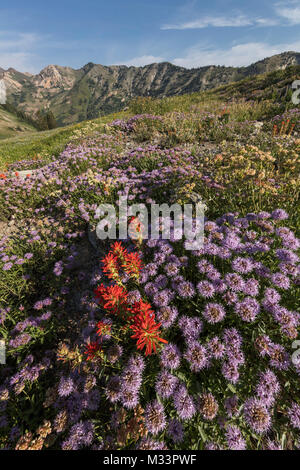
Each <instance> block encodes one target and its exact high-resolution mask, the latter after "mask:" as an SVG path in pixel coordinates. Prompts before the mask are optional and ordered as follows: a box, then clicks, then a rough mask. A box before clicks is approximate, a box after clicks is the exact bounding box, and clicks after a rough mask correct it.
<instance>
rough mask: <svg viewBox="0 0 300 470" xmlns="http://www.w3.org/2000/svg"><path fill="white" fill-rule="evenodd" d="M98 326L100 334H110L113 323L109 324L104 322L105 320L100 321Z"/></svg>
mask: <svg viewBox="0 0 300 470" xmlns="http://www.w3.org/2000/svg"><path fill="white" fill-rule="evenodd" d="M96 327H97V335H98V336H102V335H109V334H110V332H111V325H108V324H107V323H104V322H103V321H99V322H98V323H97V325H96Z"/></svg>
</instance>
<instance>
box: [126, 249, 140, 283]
mask: <svg viewBox="0 0 300 470" xmlns="http://www.w3.org/2000/svg"><path fill="white" fill-rule="evenodd" d="M122 267H123V269H124V271H125V272H126V273H127V274H129V275H132V276H135V277H139V275H140V272H141V269H142V260H141V258H140V255H139V254H138V253H127V254H126V256H125V262H124V263H123V264H122Z"/></svg>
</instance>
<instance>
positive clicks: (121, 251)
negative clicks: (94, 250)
mask: <svg viewBox="0 0 300 470" xmlns="http://www.w3.org/2000/svg"><path fill="white" fill-rule="evenodd" d="M111 251H112V252H113V253H114V254H115V255H116V256H117V257H118V259H123V258H124V256H125V253H126V251H127V250H126V249H125V248H124V247H123V245H122V243H121V242H115V243H114V244H113V245H112V247H111Z"/></svg>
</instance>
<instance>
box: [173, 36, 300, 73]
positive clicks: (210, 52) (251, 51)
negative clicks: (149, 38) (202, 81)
mask: <svg viewBox="0 0 300 470" xmlns="http://www.w3.org/2000/svg"><path fill="white" fill-rule="evenodd" d="M285 51H300V41H298V42H295V43H290V44H277V45H271V44H267V43H263V42H250V43H246V44H238V45H235V46H232V47H230V48H228V49H207V48H206V49H203V48H201V46H200V45H195V46H193V47H192V48H190V49H188V50H187V52H186V54H185V55H184V56H183V57H178V58H174V59H173V60H171V62H172V63H173V64H175V65H180V66H182V67H187V68H193V67H202V66H207V65H226V66H234V67H242V66H247V65H249V64H251V63H253V62H257V61H258V60H262V59H265V58H266V57H270V56H272V55H274V54H280V53H281V52H285Z"/></svg>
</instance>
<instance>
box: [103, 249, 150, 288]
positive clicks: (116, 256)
mask: <svg viewBox="0 0 300 470" xmlns="http://www.w3.org/2000/svg"><path fill="white" fill-rule="evenodd" d="M102 263H103V272H104V273H105V274H106V275H107V277H108V278H109V279H113V280H114V281H115V282H117V283H120V270H121V269H123V271H124V272H125V273H127V274H129V275H130V276H131V277H134V278H136V279H138V278H139V274H140V271H141V269H142V261H141V259H140V256H139V254H138V253H128V251H127V250H126V248H124V247H123V245H122V243H120V242H115V243H114V244H113V245H112V248H111V250H110V251H109V253H108V254H107V255H106V256H105V258H103V260H102Z"/></svg>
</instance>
